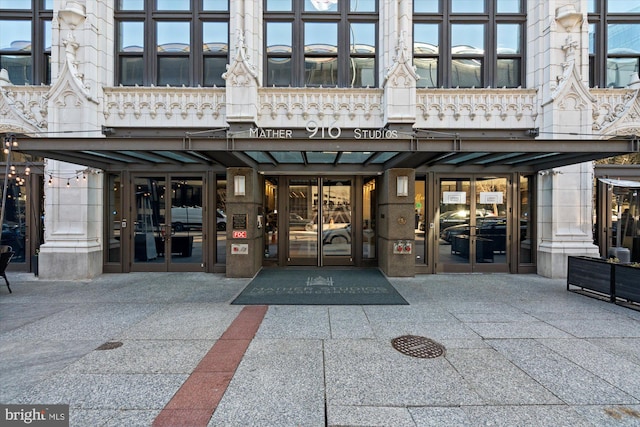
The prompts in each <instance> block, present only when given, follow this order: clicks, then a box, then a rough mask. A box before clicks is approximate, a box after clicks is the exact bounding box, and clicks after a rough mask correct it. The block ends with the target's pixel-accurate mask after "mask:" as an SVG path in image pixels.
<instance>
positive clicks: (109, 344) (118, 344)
mask: <svg viewBox="0 0 640 427" xmlns="http://www.w3.org/2000/svg"><path fill="white" fill-rule="evenodd" d="M118 347H122V343H121V342H120V341H109V342H106V343H104V344H102V345H101V346H100V347H98V348H96V350H113V349H114V348H118Z"/></svg>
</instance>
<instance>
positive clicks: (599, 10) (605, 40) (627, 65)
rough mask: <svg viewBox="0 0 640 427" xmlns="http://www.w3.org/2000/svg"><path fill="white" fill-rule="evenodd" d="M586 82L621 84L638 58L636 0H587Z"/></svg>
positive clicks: (639, 30) (635, 68) (639, 39)
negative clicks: (587, 56) (587, 74)
mask: <svg viewBox="0 0 640 427" xmlns="http://www.w3.org/2000/svg"><path fill="white" fill-rule="evenodd" d="M588 13H589V15H588V16H589V18H588V19H589V84H590V86H591V87H596V86H598V87H625V86H628V85H629V83H631V81H632V75H634V73H637V72H638V65H639V61H640V0H599V1H597V0H590V1H589V5H588Z"/></svg>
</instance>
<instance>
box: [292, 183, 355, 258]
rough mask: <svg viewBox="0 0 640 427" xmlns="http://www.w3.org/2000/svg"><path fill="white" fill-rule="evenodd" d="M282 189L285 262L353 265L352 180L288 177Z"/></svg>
mask: <svg viewBox="0 0 640 427" xmlns="http://www.w3.org/2000/svg"><path fill="white" fill-rule="evenodd" d="M286 193H287V194H288V200H287V204H286V212H285V216H284V220H283V221H282V222H280V224H282V225H283V226H284V230H285V233H286V234H285V236H286V237H285V238H286V264H287V265H308V266H318V267H322V266H329V265H353V243H354V242H353V241H354V239H353V237H354V235H353V229H352V217H351V216H352V206H353V180H352V179H351V178H312V177H303V178H289V179H288V181H287V192H286Z"/></svg>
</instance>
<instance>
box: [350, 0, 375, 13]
mask: <svg viewBox="0 0 640 427" xmlns="http://www.w3.org/2000/svg"><path fill="white" fill-rule="evenodd" d="M349 8H350V10H351V12H375V11H376V2H375V0H351V3H350V7H349Z"/></svg>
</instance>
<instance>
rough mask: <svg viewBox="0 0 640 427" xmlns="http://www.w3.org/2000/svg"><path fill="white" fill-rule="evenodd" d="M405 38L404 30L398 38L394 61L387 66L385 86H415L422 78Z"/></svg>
mask: <svg viewBox="0 0 640 427" xmlns="http://www.w3.org/2000/svg"><path fill="white" fill-rule="evenodd" d="M405 39H406V33H405V32H404V31H403V32H402V33H401V34H400V37H399V38H398V44H397V46H396V54H395V56H394V57H393V63H392V64H391V65H390V66H389V68H387V72H386V73H385V76H384V80H385V82H384V85H385V86H394V87H415V85H416V81H418V79H419V78H420V76H418V73H417V72H416V70H417V68H416V67H415V66H413V65H412V58H411V55H410V54H409V50H408V49H407V46H406V43H405Z"/></svg>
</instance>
